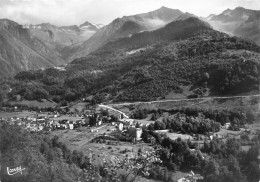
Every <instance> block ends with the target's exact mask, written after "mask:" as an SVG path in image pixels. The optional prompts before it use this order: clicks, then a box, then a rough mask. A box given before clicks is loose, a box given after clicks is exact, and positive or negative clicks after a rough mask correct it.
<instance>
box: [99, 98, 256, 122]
mask: <svg viewBox="0 0 260 182" xmlns="http://www.w3.org/2000/svg"><path fill="white" fill-rule="evenodd" d="M247 97H260V94H256V95H246V96H229V97H203V98H194V99H175V100H158V101H150V102H129V103H118V104H110V105H104V104H100V105H99V107H102V108H106V109H110V110H113V111H115V112H118V113H120V114H123V116H124V117H125V118H129V116H127V115H126V114H125V113H123V112H122V111H120V110H117V109H115V108H113V106H127V105H137V104H153V103H165V102H178V101H199V102H206V101H209V100H212V99H232V98H247Z"/></svg>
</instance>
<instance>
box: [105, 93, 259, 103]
mask: <svg viewBox="0 0 260 182" xmlns="http://www.w3.org/2000/svg"><path fill="white" fill-rule="evenodd" d="M246 97H260V94H257V95H247V96H229V97H203V98H193V99H175V100H157V101H150V102H128V103H127V102H126V103H118V104H109V105H111V106H124V105H132V104H152V103H165V102H177V101H198V100H200V101H205V100H206V101H207V100H211V99H232V98H246Z"/></svg>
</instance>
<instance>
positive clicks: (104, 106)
mask: <svg viewBox="0 0 260 182" xmlns="http://www.w3.org/2000/svg"><path fill="white" fill-rule="evenodd" d="M98 106H99V107H103V108H106V109H110V110H113V111H115V112H118V113H120V114H123V116H124V117H125V118H129V117H128V116H127V115H126V114H125V113H123V112H122V111H119V110H117V109H115V108H113V107H111V106H108V105H103V104H100V105H98Z"/></svg>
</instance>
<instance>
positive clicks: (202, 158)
mask: <svg viewBox="0 0 260 182" xmlns="http://www.w3.org/2000/svg"><path fill="white" fill-rule="evenodd" d="M150 136H153V137H154V138H156V142H157V143H158V144H160V145H161V146H162V147H163V149H161V151H160V159H161V160H162V161H163V166H165V167H167V170H165V171H166V172H165V173H164V174H168V173H169V172H170V171H176V170H182V171H187V170H193V171H194V172H195V173H199V174H201V175H202V176H203V177H204V179H203V180H202V181H205V182H238V181H241V182H247V181H249V182H256V181H257V180H258V179H259V177H260V170H259V167H258V163H257V157H258V155H259V141H260V134H258V135H256V136H255V137H253V139H251V140H250V139H249V140H250V141H251V142H253V143H252V145H251V148H250V149H249V150H248V151H243V150H242V149H241V142H240V140H236V139H233V138H228V139H227V141H225V142H224V141H222V140H220V139H217V138H213V140H211V141H205V142H204V145H203V147H202V148H201V149H200V148H199V146H198V144H197V143H196V142H195V143H192V142H191V141H190V140H187V141H184V140H182V139H180V138H178V139H176V140H171V139H170V138H168V137H166V136H165V135H164V136H163V135H162V134H158V133H156V132H153V131H149V130H144V132H143V134H142V138H143V140H144V141H145V142H149V141H148V140H147V139H148V138H150ZM158 136H159V139H158ZM156 171H157V170H155V174H154V175H155V178H156V179H160V180H164V179H168V181H170V180H169V178H168V175H166V176H161V175H158V174H156ZM166 181H167V180H166Z"/></svg>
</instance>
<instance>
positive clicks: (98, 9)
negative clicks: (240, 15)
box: [0, 0, 260, 26]
mask: <svg viewBox="0 0 260 182" xmlns="http://www.w3.org/2000/svg"><path fill="white" fill-rule="evenodd" d="M161 6H166V7H169V8H173V9H180V10H181V11H183V12H190V13H193V14H196V15H198V16H207V15H209V14H211V13H215V14H216V13H217V14H218V13H221V12H222V11H224V10H225V9H227V8H231V9H232V8H235V7H237V6H243V7H245V8H249V9H254V8H260V1H259V0H232V1H227V0H210V3H209V0H0V18H8V19H11V20H14V21H16V22H18V23H21V24H39V23H43V22H49V23H52V24H55V25H60V26H61V25H73V24H77V25H79V24H81V23H83V22H85V21H90V22H93V23H103V24H108V23H110V22H111V21H112V20H113V19H115V18H117V17H122V16H124V15H133V14H138V13H144V12H148V11H152V10H155V9H158V8H160V7H161Z"/></svg>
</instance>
